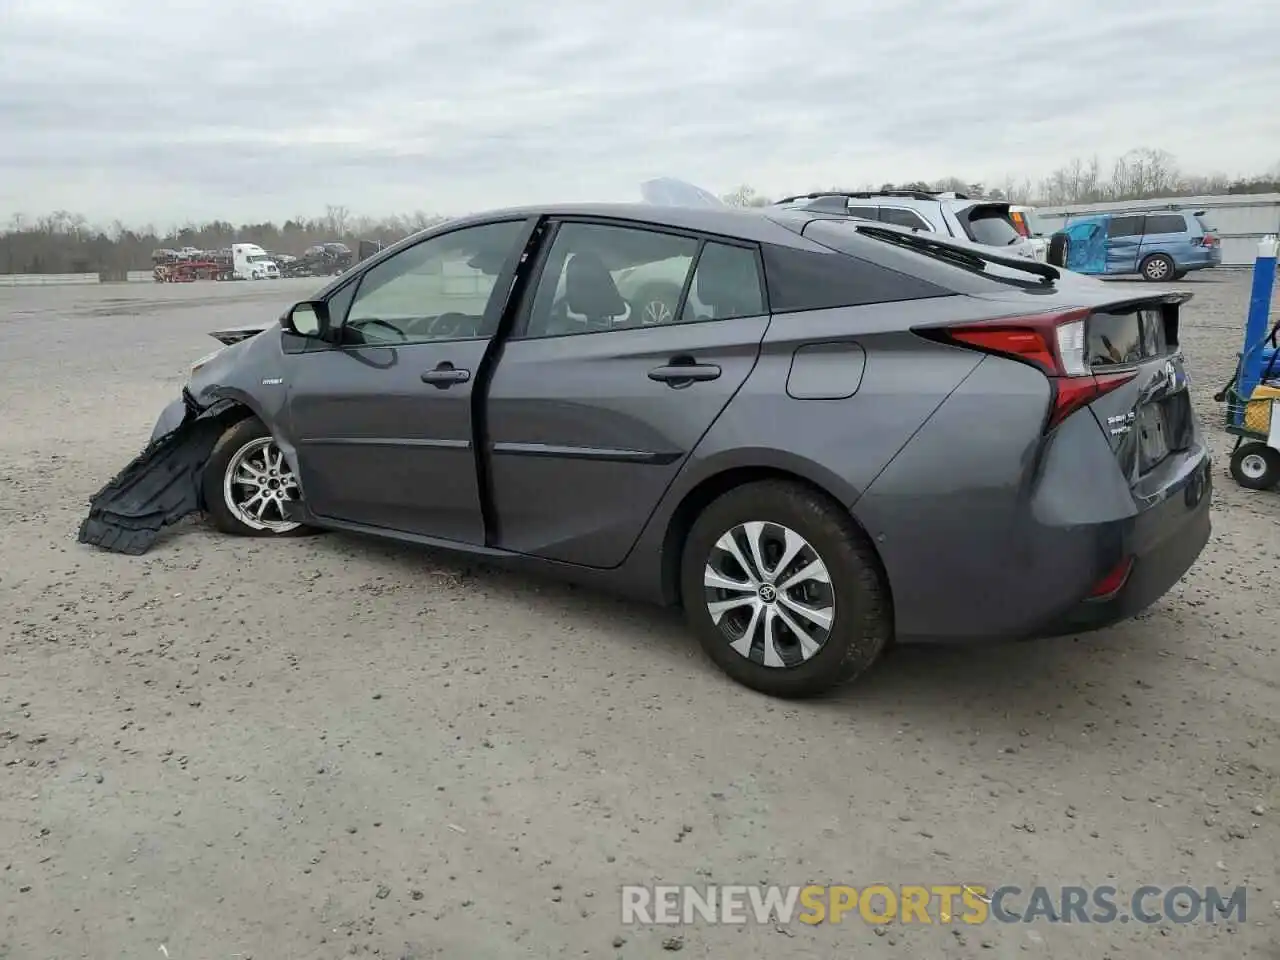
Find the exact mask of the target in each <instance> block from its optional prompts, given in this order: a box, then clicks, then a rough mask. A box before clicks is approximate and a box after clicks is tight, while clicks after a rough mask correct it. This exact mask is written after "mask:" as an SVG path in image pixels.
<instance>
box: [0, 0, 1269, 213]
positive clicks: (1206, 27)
mask: <svg viewBox="0 0 1280 960" xmlns="http://www.w3.org/2000/svg"><path fill="white" fill-rule="evenodd" d="M113 7H114V8H115V9H113ZM1224 8H1228V9H1229V12H1228V9H1224ZM1277 30H1280V8H1277V7H1275V6H1274V5H1272V4H1270V3H1269V2H1267V0H1259V2H1249V0H1237V2H1234V3H1232V4H1230V5H1222V4H1220V5H1209V4H1204V3H1203V2H1199V3H1191V2H1187V0H1165V2H1164V3H1162V4H1160V5H1158V6H1155V7H1153V6H1150V5H1130V4H1121V3H1116V2H1115V0H1076V2H1075V3H1073V4H1070V5H1066V4H1061V5H1058V4H1055V5H1050V4H1042V3H1034V4H1032V3H1025V2H1013V0H949V2H948V3H946V4H941V3H932V2H927V0H900V2H895V3H892V4H886V3H882V2H879V0H808V2H806V3H803V4H794V5H793V4H782V3H776V2H770V3H763V2H754V0H737V2H725V3H721V4H712V5H694V4H687V3H683V2H676V0H644V2H639V0H597V2H594V3H589V2H586V0H546V2H544V3H541V4H500V3H496V2H487V3H486V2H483V0H481V2H478V3H474V4H453V3H443V2H435V3H432V2H418V3H414V4H407V3H404V2H402V0H359V2H357V0H306V2H305V3H304V2H294V3H278V2H273V3H264V4H234V3H210V2H208V0H205V2H199V3H198V2H193V0H165V2H161V0H132V2H130V3H127V4H118V5H112V4H102V3H100V2H90V0H8V3H7V5H6V12H5V13H4V14H3V28H2V29H0V218H5V217H6V216H7V214H8V213H11V212H16V211H19V210H21V211H24V212H26V213H28V214H35V213H42V212H45V211H48V210H53V209H70V210H76V211H81V212H84V213H85V214H86V215H88V216H90V217H91V219H95V220H100V221H101V220H110V219H114V218H116V217H119V218H122V219H124V220H126V221H130V222H145V221H151V222H155V223H157V224H160V225H167V224H170V223H173V222H176V221H180V220H183V219H186V218H207V217H214V216H219V217H226V218H231V219H236V220H246V219H253V220H260V219H263V218H267V217H273V218H282V217H285V216H289V215H293V214H297V213H312V212H317V211H319V210H321V209H323V207H324V206H325V205H326V204H331V203H332V204H343V205H346V206H348V207H349V208H351V209H353V210H358V211H361V212H368V213H372V214H381V213H392V212H404V211H412V210H432V211H436V210H438V211H441V212H448V213H454V212H463V211H466V210H474V209H481V208H484V207H490V206H503V205H508V204H517V203H524V202H540V201H549V200H557V199H563V200H576V199H621V200H627V199H634V198H635V197H636V195H637V184H638V183H639V182H640V181H641V180H644V179H647V178H649V177H653V176H661V175H674V176H679V177H683V178H685V179H689V180H693V181H695V182H698V183H702V184H705V185H707V186H708V187H710V188H713V189H717V190H727V189H730V188H732V187H733V186H734V185H736V184H738V183H742V182H746V183H751V184H753V185H755V186H756V187H757V188H759V189H761V190H762V191H764V192H771V193H775V194H777V193H783V192H796V191H800V190H806V189H810V188H813V187H822V186H831V185H834V184H847V185H855V186H856V185H859V184H864V183H878V182H883V181H886V180H902V179H914V178H930V179H932V178H937V177H940V176H949V175H957V176H961V177H964V178H967V179H971V180H987V181H990V182H995V181H998V180H1001V179H1003V178H1004V177H1006V176H1008V175H1017V176H1019V177H1021V176H1030V177H1032V178H1038V177H1040V176H1043V175H1044V174H1046V173H1047V172H1048V171H1049V170H1051V169H1052V168H1054V167H1055V166H1058V165H1059V164H1061V163H1063V162H1065V161H1066V160H1068V159H1070V158H1071V157H1075V156H1085V157H1088V156H1092V155H1094V154H1097V155H1099V156H1100V157H1102V159H1103V161H1104V164H1105V163H1106V162H1107V161H1108V160H1109V159H1111V158H1113V157H1115V156H1116V155H1118V154H1120V153H1122V152H1124V151H1125V150H1127V149H1129V148H1131V147H1135V146H1152V147H1159V148H1163V149H1166V150H1169V151H1171V152H1172V153H1173V154H1174V155H1175V156H1176V157H1177V158H1178V160H1179V162H1180V163H1181V164H1182V166H1183V167H1184V168H1187V169H1192V170H1196V171H1203V172H1212V171H1225V172H1228V173H1252V172H1257V171H1261V170H1264V169H1266V168H1268V167H1271V166H1273V165H1274V164H1276V163H1277V161H1280V141H1278V140H1277V137H1276V132H1277V129H1280V127H1278V125H1277V121H1276V120H1275V106H1274V97H1275V91H1276V90H1277V89H1280V57H1277V56H1276V55H1275V51H1274V37H1275V35H1276V32H1277Z"/></svg>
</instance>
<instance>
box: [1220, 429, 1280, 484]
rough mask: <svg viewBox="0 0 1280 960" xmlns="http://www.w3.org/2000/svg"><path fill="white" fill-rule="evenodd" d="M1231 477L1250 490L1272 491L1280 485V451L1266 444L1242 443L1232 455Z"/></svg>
mask: <svg viewBox="0 0 1280 960" xmlns="http://www.w3.org/2000/svg"><path fill="white" fill-rule="evenodd" d="M1231 476H1232V479H1234V480H1235V482H1236V483H1238V484H1240V486H1242V487H1245V488H1247V489H1249V490H1270V489H1271V488H1272V487H1274V486H1275V485H1276V484H1277V483H1280V450H1275V449H1274V448H1272V447H1269V446H1267V445H1266V444H1265V443H1261V442H1259V441H1256V440H1255V441H1253V442H1251V443H1242V444H1241V445H1240V446H1239V447H1237V448H1236V452H1235V453H1233V454H1232V455H1231Z"/></svg>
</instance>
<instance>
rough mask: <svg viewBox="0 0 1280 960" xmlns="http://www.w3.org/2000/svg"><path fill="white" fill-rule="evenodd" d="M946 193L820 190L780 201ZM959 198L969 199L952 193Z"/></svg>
mask: <svg viewBox="0 0 1280 960" xmlns="http://www.w3.org/2000/svg"><path fill="white" fill-rule="evenodd" d="M942 196H947V195H946V194H940V193H932V192H928V191H924V190H819V191H816V192H815V193H800V194H797V195H796V196H794V197H783V198H782V199H781V200H779V201H778V203H793V202H795V201H796V200H817V199H818V198H819V197H846V198H848V199H850V200H870V199H871V198H872V197H905V198H908V199H911V200H937V199H938V198H939V197H942ZM950 196H952V197H954V198H955V199H957V200H967V199H969V198H968V197H966V196H964V195H963V194H959V193H957V194H951V195H950Z"/></svg>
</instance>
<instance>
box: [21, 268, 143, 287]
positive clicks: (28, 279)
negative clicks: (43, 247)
mask: <svg viewBox="0 0 1280 960" xmlns="http://www.w3.org/2000/svg"><path fill="white" fill-rule="evenodd" d="M103 282H112V281H103V279H102V277H101V275H99V274H96V273H0V287H54V286H58V287H61V286H68V285H71V286H86V285H89V284H95V283H103ZM115 282H117V283H119V282H121V281H115ZM123 282H127V283H154V282H155V276H154V275H153V274H152V272H151V271H150V270H130V271H129V272H128V273H127V274H126V275H125V281H123Z"/></svg>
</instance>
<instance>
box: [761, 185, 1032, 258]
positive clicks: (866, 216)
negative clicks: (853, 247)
mask: <svg viewBox="0 0 1280 960" xmlns="http://www.w3.org/2000/svg"><path fill="white" fill-rule="evenodd" d="M775 206H779V207H787V208H791V209H802V210H814V211H821V212H824V213H844V214H848V215H849V216H851V217H858V218H860V219H863V220H878V221H880V222H881V223H892V224H896V225H897V226H900V227H909V228H911V229H914V230H925V231H928V232H930V233H936V234H940V235H941V236H944V237H956V238H958V239H960V240H968V241H971V242H973V243H980V244H982V245H984V246H988V247H1001V248H1003V249H1005V250H1006V252H1008V253H1011V254H1014V255H1016V256H1023V257H1026V258H1028V259H1030V260H1039V259H1043V254H1042V253H1041V250H1040V246H1042V245H1037V244H1035V243H1033V242H1031V240H1030V239H1029V238H1027V237H1024V236H1023V235H1022V234H1021V233H1020V232H1019V230H1018V228H1017V227H1016V226H1015V225H1014V222H1013V218H1012V217H1011V216H1010V215H1009V204H1007V203H1003V202H1000V201H997V200H975V199H972V198H970V197H967V196H965V195H964V194H962V193H925V192H923V191H917V190H891V191H887V192H885V193H845V192H843V191H839V190H834V191H826V192H822V193H806V194H802V195H800V196H795V197H787V198H786V199H784V200H779V201H778V202H777V204H775Z"/></svg>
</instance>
